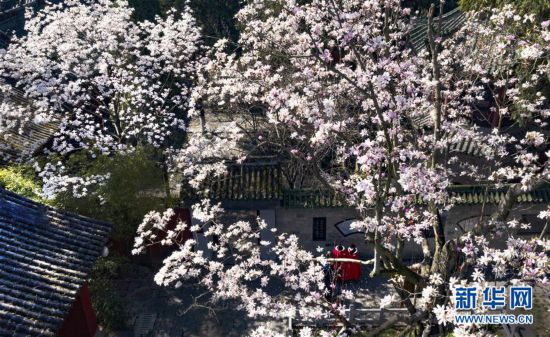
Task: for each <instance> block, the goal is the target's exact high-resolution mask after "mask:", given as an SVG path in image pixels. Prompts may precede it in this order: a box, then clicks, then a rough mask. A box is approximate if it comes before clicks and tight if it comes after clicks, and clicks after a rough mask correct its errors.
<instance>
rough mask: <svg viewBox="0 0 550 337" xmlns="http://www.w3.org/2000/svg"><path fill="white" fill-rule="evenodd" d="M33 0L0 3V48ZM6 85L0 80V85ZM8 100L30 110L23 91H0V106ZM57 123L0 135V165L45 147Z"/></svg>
mask: <svg viewBox="0 0 550 337" xmlns="http://www.w3.org/2000/svg"><path fill="white" fill-rule="evenodd" d="M37 2H38V1H36V0H9V1H4V0H0V49H1V48H6V47H7V45H8V39H9V36H10V35H11V32H12V31H16V32H19V33H21V32H22V31H23V25H24V11H23V9H24V7H26V6H31V5H34V4H36V3H37ZM5 84H6V82H5V81H4V80H3V79H2V78H0V86H2V85H5ZM8 99H9V100H10V102H11V103H12V104H14V105H15V106H20V107H23V108H25V109H32V102H31V101H30V100H29V99H28V98H26V97H25V94H24V92H23V91H21V90H19V89H17V88H15V87H11V89H10V90H9V91H2V90H0V103H2V102H3V101H4V100H8ZM58 125H59V123H58V122H49V123H41V124H35V123H28V124H27V125H26V126H25V127H24V128H23V129H22V130H16V129H13V130H9V131H7V132H4V133H0V163H2V162H12V161H17V160H20V159H25V158H27V157H29V156H31V155H33V154H34V153H35V152H36V151H37V150H39V149H40V148H41V147H42V146H43V145H45V144H46V143H47V142H48V141H49V140H50V138H51V137H52V136H53V134H54V132H55V131H56V130H57V128H58Z"/></svg>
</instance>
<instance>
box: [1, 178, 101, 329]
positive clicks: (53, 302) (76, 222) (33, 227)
mask: <svg viewBox="0 0 550 337" xmlns="http://www.w3.org/2000/svg"><path fill="white" fill-rule="evenodd" d="M110 228H111V226H110V225H109V224H108V223H105V222H101V221H97V220H92V219H89V218H86V217H82V216H78V215H75V214H71V213H67V212H64V211H61V210H57V209H54V208H51V207H47V206H45V205H42V204H39V203H36V202H34V201H31V200H29V199H26V198H23V197H21V196H19V195H17V194H14V193H12V192H8V191H6V190H4V189H1V188H0V336H13V337H16V336H55V335H56V332H57V331H58V329H59V328H60V327H61V324H62V322H63V319H64V317H65V315H66V314H67V313H68V312H69V309H70V308H71V305H72V303H73V302H74V300H75V298H76V296H77V294H78V291H79V289H80V287H81V286H82V285H83V283H84V282H85V280H86V279H87V275H88V273H89V271H90V269H91V267H92V265H93V264H94V262H95V260H96V259H97V257H98V256H99V255H100V254H101V252H102V250H103V247H104V245H105V243H106V240H107V236H108V234H109V231H110Z"/></svg>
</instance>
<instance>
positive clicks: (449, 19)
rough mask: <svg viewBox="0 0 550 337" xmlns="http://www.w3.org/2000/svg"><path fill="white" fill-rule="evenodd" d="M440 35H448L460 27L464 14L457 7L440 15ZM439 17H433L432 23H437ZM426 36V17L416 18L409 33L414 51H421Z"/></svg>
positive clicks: (464, 18)
mask: <svg viewBox="0 0 550 337" xmlns="http://www.w3.org/2000/svg"><path fill="white" fill-rule="evenodd" d="M441 18H442V19H443V21H442V22H441V35H443V36H448V35H450V34H452V33H454V32H456V31H457V30H459V29H460V27H461V26H462V24H463V23H464V21H465V20H466V15H465V14H464V13H463V12H462V11H461V10H460V9H459V8H455V9H453V10H452V11H449V12H447V13H445V14H443V15H442V16H441ZM438 20H439V19H438V18H437V17H436V18H434V25H437V24H438V22H439V21H438ZM427 36H428V19H427V18H426V17H422V18H418V21H417V22H416V24H415V25H414V27H413V29H412V31H411V33H410V41H411V44H412V46H413V48H414V50H415V51H416V52H419V51H421V50H422V49H424V48H425V47H426V39H427Z"/></svg>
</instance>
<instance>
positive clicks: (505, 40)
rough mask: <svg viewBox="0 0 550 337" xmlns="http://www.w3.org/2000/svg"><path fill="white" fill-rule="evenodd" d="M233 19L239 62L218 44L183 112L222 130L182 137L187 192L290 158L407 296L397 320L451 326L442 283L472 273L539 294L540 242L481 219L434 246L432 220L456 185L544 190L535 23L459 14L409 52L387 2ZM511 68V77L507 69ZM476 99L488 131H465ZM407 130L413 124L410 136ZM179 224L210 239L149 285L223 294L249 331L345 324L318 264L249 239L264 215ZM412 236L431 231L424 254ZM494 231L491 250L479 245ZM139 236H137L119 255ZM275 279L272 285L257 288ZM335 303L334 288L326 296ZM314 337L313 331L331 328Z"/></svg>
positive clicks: (291, 7)
mask: <svg viewBox="0 0 550 337" xmlns="http://www.w3.org/2000/svg"><path fill="white" fill-rule="evenodd" d="M518 16H519V18H520V20H516V18H517V17H518ZM237 19H238V20H239V22H240V25H241V26H242V32H241V36H240V41H239V46H240V49H239V52H238V53H233V52H231V51H228V50H229V47H228V46H229V44H228V43H227V41H224V40H222V41H219V42H218V43H217V44H216V45H215V46H214V48H213V49H212V50H211V52H210V58H209V61H208V63H207V64H205V66H204V72H203V73H201V75H200V78H199V80H198V85H197V86H196V87H195V88H194V90H193V93H192V95H191V97H192V100H191V105H192V110H191V116H192V117H193V118H202V117H203V116H204V115H208V114H216V115H223V114H225V116H228V117H229V119H230V120H232V122H231V123H229V124H226V125H221V126H216V125H214V127H213V128H212V129H208V128H206V127H204V128H203V129H204V130H203V132H194V133H193V134H192V135H191V136H190V137H191V139H190V140H189V143H188V146H187V147H185V148H183V149H181V150H180V151H179V153H176V154H175V155H174V156H175V162H176V163H178V164H177V166H178V169H180V170H181V171H183V172H184V173H185V174H186V175H187V176H188V178H189V181H190V183H191V185H192V186H193V187H194V188H196V189H198V192H199V193H201V194H202V195H208V192H209V191H208V190H205V187H204V186H208V184H205V182H207V181H208V179H213V178H216V177H219V176H221V175H222V174H224V170H225V167H226V165H227V161H228V160H231V159H237V162H241V161H242V160H243V159H246V158H247V156H249V155H251V156H252V155H253V154H255V153H257V152H260V153H262V151H265V152H267V153H276V154H278V155H280V156H281V157H283V158H291V160H295V161H299V162H302V163H305V164H304V165H305V166H304V167H308V168H312V169H311V170H312V171H311V172H314V174H313V175H315V177H316V178H317V179H318V180H320V181H322V183H323V184H324V185H325V186H330V187H331V188H332V189H333V190H334V191H335V192H336V193H337V194H339V195H340V196H342V199H344V200H345V201H346V202H348V203H349V204H351V205H354V206H355V207H356V208H357V210H358V212H359V214H360V218H359V219H358V220H356V221H354V222H353V224H352V229H354V230H360V231H363V232H364V234H365V237H366V238H367V240H369V241H370V242H371V243H373V245H374V251H373V254H374V255H375V258H374V260H373V261H374V270H373V272H372V274H371V276H373V277H377V276H378V273H379V272H381V271H384V270H386V271H387V272H389V273H393V274H394V277H393V278H392V279H391V280H392V281H391V282H392V284H393V285H394V286H395V289H396V290H400V289H402V286H403V284H404V283H405V280H407V281H410V282H413V283H414V284H415V285H416V289H417V290H416V291H417V293H416V294H412V293H411V294H409V293H408V292H406V291H405V292H403V291H399V292H398V293H399V298H398V300H399V301H400V302H401V303H410V301H411V299H412V298H413V296H414V295H418V294H419V295H420V297H419V298H417V300H416V308H415V309H416V310H417V311H419V315H418V316H412V317H413V318H414V317H416V319H417V320H416V321H414V324H423V325H424V326H430V325H431V324H432V323H433V322H439V323H440V324H442V325H444V326H445V329H447V330H449V331H451V330H452V329H453V326H452V324H449V323H452V317H453V316H454V312H453V310H452V309H451V307H450V306H449V294H450V292H451V290H452V288H453V287H454V286H457V285H466V284H468V283H471V284H476V285H482V284H487V283H486V282H488V280H486V278H487V277H489V275H490V277H491V278H493V279H495V280H501V279H506V278H509V277H510V275H514V282H516V283H521V282H529V283H530V284H535V285H544V284H546V283H547V278H546V275H547V274H548V272H549V269H548V262H549V261H548V254H547V253H548V248H549V244H548V240H547V239H545V238H533V239H523V238H522V239H520V238H516V237H515V236H514V230H516V229H518V228H524V227H526V226H528V225H529V224H523V223H519V222H518V223H517V224H516V223H515V222H509V221H507V219H506V220H501V219H500V217H497V216H495V217H494V218H488V219H483V220H480V222H479V223H478V224H475V225H474V228H473V229H472V230H470V231H469V232H467V233H465V234H464V235H463V236H462V237H459V238H457V239H453V240H451V239H449V238H446V239H445V238H444V234H445V233H444V232H440V228H439V220H438V210H439V211H445V210H450V209H452V208H453V207H454V206H455V203H456V202H457V201H459V200H458V199H457V198H453V197H452V196H451V195H449V192H448V188H449V187H450V186H451V185H452V183H453V182H454V181H457V180H458V181H460V180H467V181H470V182H471V183H477V184H487V183H488V182H489V183H491V184H493V185H494V186H495V187H496V188H502V187H504V186H506V187H509V186H512V187H513V188H518V189H519V190H520V191H523V192H524V191H531V190H532V189H533V188H535V187H536V186H540V184H541V181H544V179H548V178H550V171H549V166H548V164H547V162H544V161H541V160H540V151H541V149H544V146H546V145H547V144H548V139H547V137H546V136H545V133H544V132H543V131H542V130H543V129H544V128H545V127H546V126H547V120H548V117H549V116H550V110H549V109H548V104H547V102H548V99H547V98H546V97H544V95H543V94H542V93H540V92H538V91H537V86H538V84H539V81H540V80H541V78H542V76H545V74H547V73H548V71H549V65H548V53H549V47H548V42H550V35H549V34H548V26H549V25H548V24H543V25H537V26H534V30H535V32H536V33H533V34H530V35H529V39H527V38H521V37H518V36H516V35H512V34H513V33H514V32H515V30H517V29H519V28H520V26H521V25H522V24H523V21H525V22H529V23H531V24H533V25H534V23H532V18H530V17H528V16H521V15H516V14H515V13H514V11H513V10H512V9H511V8H510V7H508V6H507V7H504V8H503V9H500V10H494V11H492V12H485V13H472V14H469V15H468V17H467V20H466V22H465V23H464V25H463V27H462V29H460V30H459V31H458V32H457V33H456V34H455V35H454V36H453V37H451V38H448V39H446V40H443V39H441V38H440V37H437V36H434V37H433V41H432V42H433V44H434V46H433V49H431V48H432V47H430V48H428V50H425V51H423V52H420V53H419V54H416V53H414V52H413V51H412V50H411V48H410V46H409V45H408V44H407V43H406V41H407V34H408V32H409V31H410V29H411V24H412V23H413V22H414V21H415V20H417V18H414V17H411V11H410V10H407V9H403V8H401V4H400V1H398V0H390V1H383V2H382V1H375V0H367V1H364V0H344V1H340V2H333V1H324V0H313V1H307V2H297V1H291V0H275V1H261V0H260V1H251V2H247V3H246V4H245V5H244V7H243V8H242V10H241V11H240V12H239V13H238V14H237ZM436 26H437V25H436ZM521 39H525V40H521ZM434 50H437V60H436V63H437V65H438V67H439V70H438V71H437V72H436V71H435V70H434V66H433V62H434V60H433V59H432V58H431V57H432V54H433V52H434ZM518 55H519V56H520V57H519V58H518ZM518 67H525V69H527V70H526V71H527V73H528V74H527V75H526V76H523V75H521V76H520V75H519V73H515V72H514V69H517V68H518ZM435 73H437V74H438V75H437V76H438V77H437V78H436V77H435V75H434V74H435ZM486 87H490V88H491V90H487V89H486ZM438 95H439V96H440V98H439V99H438V98H437V97H438ZM485 95H489V96H490V99H489V100H492V101H494V102H495V104H494V105H493V106H492V107H490V108H489V109H488V112H487V113H489V114H490V115H491V116H493V117H492V118H494V119H495V121H494V122H492V124H491V125H490V127H485V128H481V127H479V126H476V125H475V124H473V123H471V120H472V119H473V118H474V117H475V116H476V114H478V112H477V105H478V104H481V103H482V102H483V101H484V100H486V99H487V98H486V97H485ZM251 106H252V107H261V110H262V113H261V118H256V119H254V118H252V117H249V116H250V115H251V110H250V109H251V108H250V107H251ZM511 115H514V116H515V117H514V118H520V119H525V120H528V121H529V123H530V124H529V125H530V126H529V127H530V129H529V130H524V133H523V134H522V135H518V134H515V133H508V132H506V129H504V128H503V127H502V126H501V123H502V121H503V119H505V118H510V116H511ZM419 120H421V121H424V122H423V123H425V124H422V123H420V125H418V124H417V123H419V122H418V121H419ZM463 142H471V143H472V144H476V146H479V148H480V154H479V158H476V160H461V157H460V156H459V153H458V152H459V151H456V150H452V151H451V149H455V148H457V147H458V146H459V144H461V143H463ZM327 162H330V164H328V165H327ZM514 181H517V182H518V183H517V184H516V185H514V184H511V183H510V182H514ZM512 187H509V188H512ZM218 207H219V206H218ZM193 212H194V214H196V217H197V219H199V220H200V222H201V225H196V226H194V227H193V228H192V230H193V231H199V230H201V229H202V230H203V231H204V235H205V236H206V238H207V239H208V238H212V240H211V242H210V243H209V244H208V248H209V250H210V251H209V254H210V255H211V256H212V257H211V258H208V257H207V254H206V252H204V251H201V250H198V249H197V248H196V247H195V248H193V247H194V245H195V242H194V241H192V240H191V241H188V242H187V243H186V244H184V245H183V246H180V247H179V249H178V250H176V251H175V252H174V253H173V254H172V255H171V256H170V257H169V258H168V259H166V261H165V262H164V265H163V267H162V268H161V270H160V271H159V273H158V274H157V276H156V277H155V280H156V281H157V283H159V284H162V285H174V284H177V282H178V281H180V280H183V281H191V280H192V282H197V283H199V284H201V285H202V286H203V287H205V288H206V289H208V290H209V292H210V294H211V298H210V299H209V301H210V302H211V303H210V304H212V305H213V304H214V303H215V302H216V301H225V300H232V301H235V303H237V309H239V310H243V311H244V312H246V314H247V315H248V316H249V317H252V318H255V319H261V318H265V319H286V318H289V317H290V318H298V317H299V318H301V319H304V320H307V319H309V320H311V321H315V320H316V319H319V318H322V317H327V316H332V317H335V318H336V320H337V321H338V322H340V323H342V324H343V325H344V326H345V327H347V328H350V329H352V330H353V329H354V328H355V326H354V325H353V322H348V321H346V320H345V317H344V316H343V313H344V306H343V305H342V304H341V303H342V302H337V303H333V302H330V301H328V300H327V298H326V297H325V296H326V295H327V294H328V293H330V292H328V291H327V289H326V285H325V284H324V282H323V271H322V268H323V266H326V263H327V262H326V259H324V258H323V257H322V256H318V255H317V254H319V252H316V253H313V252H308V251H305V250H303V249H302V248H301V247H300V246H301V245H300V241H299V239H298V237H297V236H295V235H293V234H286V233H282V234H280V235H279V236H278V237H277V238H276V241H275V242H272V243H268V242H266V241H265V240H261V238H260V232H261V230H262V229H263V228H265V223H264V222H263V221H257V222H254V221H253V222H246V221H235V222H227V221H224V220H223V219H224V218H223V211H221V209H216V210H215V212H213V211H212V206H211V203H210V202H208V201H203V202H201V203H199V204H196V205H195V206H194V210H193ZM541 217H546V213H542V214H541ZM428 231H432V232H434V234H435V237H436V238H435V241H436V242H435V245H437V249H436V250H435V252H434V251H433V250H431V247H430V244H428V242H427V238H426V232H428ZM499 235H500V237H504V239H502V240H503V241H504V242H507V247H506V248H503V249H497V248H494V247H493V246H492V245H490V244H489V241H490V240H492V239H493V237H494V236H499ZM140 238H141V234H140ZM214 238H215V239H214ZM143 242H144V241H143V240H139V239H138V240H137V241H136V245H137V247H136V249H140V247H142V245H143ZM151 242H152V241H151ZM405 242H406V243H407V244H413V245H420V246H421V247H422V250H423V252H424V254H425V260H424V261H423V262H422V263H421V264H420V265H419V266H418V268H417V267H416V266H409V265H407V264H406V263H405V262H403V261H402V260H401V255H400V254H401V251H400V249H401V248H402V246H403V245H404V244H405ZM258 243H260V244H258ZM399 247H401V248H399ZM262 251H263V252H264V253H266V254H262ZM266 256H267V257H266ZM262 257H263V258H262ZM225 261H231V263H230V264H226V263H224V262H225ZM431 261H434V264H433V265H432V264H430V262H431ZM468 268H469V270H470V272H468V273H466V271H467V270H468ZM473 270H475V271H474V272H473V273H472V272H471V271H473ZM275 285H282V288H280V289H281V290H280V291H279V292H277V293H276V294H272V293H269V291H268V289H270V288H271V287H273V286H275ZM349 295H350V294H349V291H344V292H342V294H341V295H340V296H339V299H340V300H342V301H344V298H348V297H349ZM393 296H394V295H388V296H385V297H384V298H382V299H381V301H380V306H381V307H386V306H389V305H391V304H392V303H393V302H394V299H397V298H394V297H393ZM411 305H412V304H411ZM321 330H324V331H318V333H320V334H321V335H327V336H329V335H334V334H336V331H332V330H331V329H330V328H326V329H321ZM454 331H455V335H456V336H481V335H483V334H486V331H484V329H483V328H480V327H477V326H468V327H458V328H455V329H454ZM260 333H263V334H265V335H268V336H271V335H273V334H274V332H270V330H269V329H268V328H267V327H262V328H260V329H259V330H257V331H256V332H254V333H253V336H258V335H259V334H260ZM299 333H301V334H302V335H306V336H307V335H309V334H311V333H312V331H311V330H310V329H308V328H306V329H302V330H301V331H300V332H299ZM314 333H317V332H314Z"/></svg>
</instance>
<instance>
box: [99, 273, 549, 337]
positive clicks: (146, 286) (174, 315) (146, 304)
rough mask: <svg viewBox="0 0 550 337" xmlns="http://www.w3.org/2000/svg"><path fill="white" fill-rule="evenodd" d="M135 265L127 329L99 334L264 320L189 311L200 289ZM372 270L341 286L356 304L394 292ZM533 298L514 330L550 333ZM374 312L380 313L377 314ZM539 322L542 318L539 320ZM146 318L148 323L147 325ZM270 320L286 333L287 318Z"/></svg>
mask: <svg viewBox="0 0 550 337" xmlns="http://www.w3.org/2000/svg"><path fill="white" fill-rule="evenodd" d="M131 270H132V271H131V272H127V273H126V274H125V275H124V277H123V278H122V279H121V280H119V281H117V284H116V287H117V289H118V291H119V293H120V294H121V295H122V296H123V297H124V298H125V299H126V301H127V303H128V309H129V316H130V319H129V321H128V322H127V326H128V328H127V329H125V330H123V331H116V332H114V333H111V334H103V333H99V334H98V336H97V337H107V336H108V337H138V336H140V334H139V333H138V331H136V330H137V328H139V326H140V325H141V326H142V327H143V328H144V329H145V331H147V330H148V329H147V328H152V329H151V331H150V333H149V334H146V335H142V336H144V337H221V336H224V337H225V336H227V337H242V336H246V335H247V332H248V331H250V330H251V329H253V328H254V327H255V326H257V325H259V324H260V322H257V321H256V322H255V321H251V320H249V319H247V318H246V316H245V315H244V314H243V313H242V312H237V311H236V310H233V309H232V308H231V305H226V306H225V308H218V309H219V310H217V311H216V312H215V314H214V313H212V312H209V310H207V309H205V308H195V309H193V310H189V311H187V312H185V309H187V308H188V307H189V306H190V304H191V303H192V298H193V296H197V295H199V294H200V292H199V290H198V289H196V288H195V289H194V288H193V287H186V286H183V287H181V288H179V289H174V288H167V287H159V286H157V285H156V284H155V283H154V282H153V275H154V274H153V272H152V270H151V269H148V268H146V267H138V266H135V268H131ZM369 271H370V270H368V269H364V270H363V277H362V280H361V281H360V282H357V283H349V284H345V285H344V286H343V289H347V290H352V291H353V292H354V293H355V294H357V298H356V301H355V302H356V303H355V304H354V306H355V308H358V309H361V308H366V307H367V308H378V307H379V300H380V299H381V298H382V297H383V296H385V295H386V294H389V293H392V290H391V289H389V288H388V286H387V284H386V283H385V282H383V280H380V278H377V281H376V282H375V281H373V280H372V279H370V278H368V277H367V273H368V272H369ZM535 297H536V298H537V302H536V303H537V308H535V310H533V312H532V313H534V314H535V320H537V321H538V322H536V323H538V324H536V325H535V326H532V327H530V326H526V327H524V328H523V329H521V330H520V331H519V333H517V334H516V336H518V337H548V336H550V332H549V331H550V330H549V328H548V320H547V319H546V318H547V317H549V316H548V314H549V312H550V311H548V310H550V300H549V299H548V298H546V297H545V296H544V295H543V294H542V293H541V292H537V293H536V294H535ZM539 303H540V305H539ZM372 315H373V316H376V314H374V313H373V314H372ZM151 318H152V319H151ZM148 319H149V322H148V321H147V320H148ZM541 321H544V323H542V324H541ZM147 323H150V324H149V327H147V325H148V324H147ZM264 323H265V322H263V323H262V324H264ZM269 324H270V325H272V326H273V327H275V328H276V329H278V330H280V331H281V332H284V331H286V327H287V324H288V322H269ZM502 335H503V334H502Z"/></svg>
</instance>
